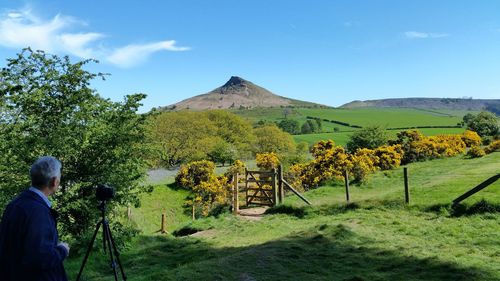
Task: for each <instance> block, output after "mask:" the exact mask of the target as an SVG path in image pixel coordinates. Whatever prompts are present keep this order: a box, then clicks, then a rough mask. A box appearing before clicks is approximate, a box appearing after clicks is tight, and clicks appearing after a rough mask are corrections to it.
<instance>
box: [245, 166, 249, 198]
mask: <svg viewBox="0 0 500 281" xmlns="http://www.w3.org/2000/svg"><path fill="white" fill-rule="evenodd" d="M245 206H246V207H248V169H247V168H245Z"/></svg>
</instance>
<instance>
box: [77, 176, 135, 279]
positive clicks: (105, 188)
mask: <svg viewBox="0 0 500 281" xmlns="http://www.w3.org/2000/svg"><path fill="white" fill-rule="evenodd" d="M95 196H96V198H97V200H98V201H100V203H99V207H98V208H99V210H100V211H101V220H100V221H99V222H98V223H97V225H96V228H95V231H94V235H93V236H92V240H91V241H90V244H89V247H88V248H87V252H86V253H85V257H84V258H83V262H82V265H81V266H80V271H79V272H78V276H77V277H76V280H77V281H80V277H81V276H82V273H83V269H84V267H85V264H86V263H87V259H88V258H89V255H90V251H91V250H92V248H93V245H94V242H95V239H96V237H97V233H98V232H99V228H101V226H102V245H103V250H104V253H105V254H106V253H107V254H109V258H110V266H111V268H112V270H113V274H114V277H115V281H118V276H119V275H118V271H117V267H118V268H119V269H120V273H121V277H122V280H124V281H126V280H127V276H126V275H125V272H124V271H123V267H122V263H121V262H120V252H119V251H118V249H117V247H116V244H115V240H114V239H113V234H112V233H111V228H110V227H109V222H108V220H107V219H106V203H107V202H108V201H109V200H111V199H113V198H114V197H115V189H114V188H113V187H111V186H109V185H106V184H98V185H97V187H96V190H95Z"/></svg>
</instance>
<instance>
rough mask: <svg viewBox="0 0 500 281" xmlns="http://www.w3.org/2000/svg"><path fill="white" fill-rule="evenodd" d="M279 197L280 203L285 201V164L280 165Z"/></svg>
mask: <svg viewBox="0 0 500 281" xmlns="http://www.w3.org/2000/svg"><path fill="white" fill-rule="evenodd" d="M278 197H279V203H280V204H283V203H285V189H284V188H283V166H282V165H279V166H278Z"/></svg>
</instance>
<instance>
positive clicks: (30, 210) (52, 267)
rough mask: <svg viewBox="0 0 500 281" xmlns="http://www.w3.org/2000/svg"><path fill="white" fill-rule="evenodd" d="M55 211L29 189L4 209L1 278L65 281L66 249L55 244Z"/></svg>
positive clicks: (9, 280) (6, 280) (0, 236)
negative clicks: (64, 263)
mask: <svg viewBox="0 0 500 281" xmlns="http://www.w3.org/2000/svg"><path fill="white" fill-rule="evenodd" d="M56 218H57V213H56V212H55V211H54V210H52V209H50V208H49V206H47V204H46V203H45V202H44V201H43V199H42V198H41V197H40V196H39V195H38V194H36V193H34V192H33V191H30V190H26V191H24V192H22V193H21V194H20V195H19V196H17V197H16V198H15V199H14V200H12V202H10V203H9V205H8V206H7V208H6V209H5V211H4V213H3V217H2V221H1V222H0V280H1V281H66V280H68V278H67V277H66V272H65V271H64V267H63V260H64V259H65V258H66V256H67V252H66V250H65V249H64V247H62V246H57V244H58V242H59V237H58V234H57V228H56Z"/></svg>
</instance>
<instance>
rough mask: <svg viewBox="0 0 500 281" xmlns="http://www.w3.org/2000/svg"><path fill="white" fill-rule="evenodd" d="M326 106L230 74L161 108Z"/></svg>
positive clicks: (203, 108)
mask: <svg viewBox="0 0 500 281" xmlns="http://www.w3.org/2000/svg"><path fill="white" fill-rule="evenodd" d="M286 106H295V107H326V106H322V105H319V104H315V103H311V102H305V101H299V100H294V99H289V98H285V97H282V96H278V95H276V94H274V93H272V92H270V91H269V90H267V89H265V88H263V87H260V86H258V85H255V84H254V83H252V82H250V81H247V80H245V79H243V78H240V77H237V76H232V77H231V78H230V79H229V81H227V82H226V83H225V84H224V85H222V86H221V87H218V88H216V89H214V90H212V91H210V92H208V93H206V94H202V95H198V96H194V97H192V98H189V99H185V100H183V101H180V102H178V103H176V104H173V105H169V106H166V107H163V108H161V109H163V110H181V109H194V110H205V109H231V108H236V109H238V108H256V107H286Z"/></svg>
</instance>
